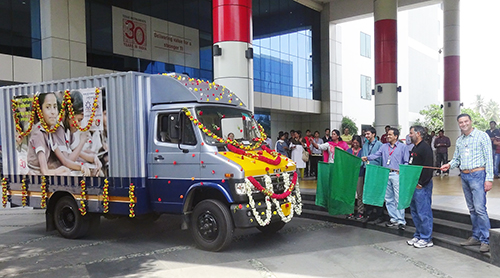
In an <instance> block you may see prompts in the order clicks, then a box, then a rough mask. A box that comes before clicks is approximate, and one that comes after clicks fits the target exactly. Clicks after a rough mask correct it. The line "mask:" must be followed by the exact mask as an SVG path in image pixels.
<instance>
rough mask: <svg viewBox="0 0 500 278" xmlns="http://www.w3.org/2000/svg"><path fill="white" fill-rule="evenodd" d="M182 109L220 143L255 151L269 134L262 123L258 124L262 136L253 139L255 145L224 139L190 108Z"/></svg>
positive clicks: (192, 120) (201, 128)
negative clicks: (193, 113)
mask: <svg viewBox="0 0 500 278" xmlns="http://www.w3.org/2000/svg"><path fill="white" fill-rule="evenodd" d="M182 110H183V111H184V114H185V115H186V116H187V117H188V118H189V120H191V122H193V124H195V125H196V126H197V127H198V128H199V129H200V130H201V131H203V132H204V133H205V134H206V135H207V136H209V137H212V138H213V139H215V140H216V141H217V142H219V143H225V144H231V145H233V146H235V147H238V148H240V149H242V150H247V151H253V150H255V149H258V148H259V147H260V146H261V145H262V142H264V140H266V138H267V135H266V134H265V133H264V128H263V127H262V126H261V125H260V124H258V127H259V131H260V133H261V134H262V137H260V138H257V137H256V138H253V141H254V142H256V143H255V144H254V145H249V146H245V144H243V143H240V142H238V141H236V140H230V139H226V140H224V139H222V138H220V137H219V136H217V135H216V134H214V133H213V132H212V131H210V130H209V129H208V128H207V127H205V126H204V125H203V124H202V123H201V122H200V121H199V120H198V119H196V118H195V117H194V116H193V115H191V112H189V110H188V109H187V108H186V107H184V108H182Z"/></svg>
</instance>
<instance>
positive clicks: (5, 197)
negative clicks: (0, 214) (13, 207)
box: [2, 178, 9, 208]
mask: <svg viewBox="0 0 500 278" xmlns="http://www.w3.org/2000/svg"><path fill="white" fill-rule="evenodd" d="M8 200H9V196H8V195H7V179H6V178H2V205H3V207H4V208H5V207H6V206H7V201H8Z"/></svg>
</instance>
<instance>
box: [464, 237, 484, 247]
mask: <svg viewBox="0 0 500 278" xmlns="http://www.w3.org/2000/svg"><path fill="white" fill-rule="evenodd" d="M460 245H462V246H474V245H481V242H480V241H479V240H478V239H476V238H474V237H469V238H468V239H467V240H466V241H464V242H460Z"/></svg>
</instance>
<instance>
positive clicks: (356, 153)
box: [352, 149, 361, 156]
mask: <svg viewBox="0 0 500 278" xmlns="http://www.w3.org/2000/svg"><path fill="white" fill-rule="evenodd" d="M360 151H361V149H359V150H358V151H357V152H354V149H352V154H353V155H354V156H358V153H359V152H360Z"/></svg>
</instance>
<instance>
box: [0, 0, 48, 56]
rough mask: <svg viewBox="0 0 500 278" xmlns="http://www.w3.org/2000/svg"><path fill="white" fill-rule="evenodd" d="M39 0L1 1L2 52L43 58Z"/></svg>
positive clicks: (0, 51) (0, 37)
mask: <svg viewBox="0 0 500 278" xmlns="http://www.w3.org/2000/svg"><path fill="white" fill-rule="evenodd" d="M41 49H42V43H41V31H40V2H39V0H23V1H19V0H2V1H0V53H2V54H7V55H14V56H21V57H28V58H35V59H41V58H42V50H41Z"/></svg>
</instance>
